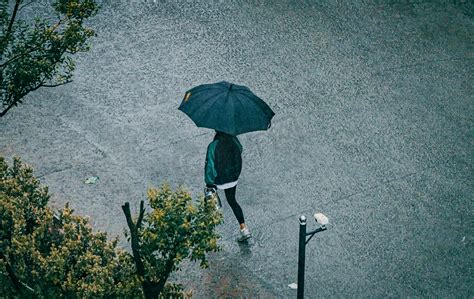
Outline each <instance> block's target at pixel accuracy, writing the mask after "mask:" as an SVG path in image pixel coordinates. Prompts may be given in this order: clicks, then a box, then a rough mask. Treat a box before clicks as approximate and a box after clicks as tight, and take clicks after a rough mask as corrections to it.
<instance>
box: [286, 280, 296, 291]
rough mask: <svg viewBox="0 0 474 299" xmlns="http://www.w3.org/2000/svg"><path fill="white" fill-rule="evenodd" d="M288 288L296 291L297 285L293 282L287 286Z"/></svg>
mask: <svg viewBox="0 0 474 299" xmlns="http://www.w3.org/2000/svg"><path fill="white" fill-rule="evenodd" d="M288 287H290V289H292V290H296V289H298V285H297V284H296V283H294V282H293V283H290V284H289V285H288Z"/></svg>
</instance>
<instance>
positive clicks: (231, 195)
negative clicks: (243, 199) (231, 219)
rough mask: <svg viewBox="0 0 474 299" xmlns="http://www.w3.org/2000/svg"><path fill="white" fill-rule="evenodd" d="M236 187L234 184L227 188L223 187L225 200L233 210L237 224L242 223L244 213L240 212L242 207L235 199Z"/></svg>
mask: <svg viewBox="0 0 474 299" xmlns="http://www.w3.org/2000/svg"><path fill="white" fill-rule="evenodd" d="M236 189H237V186H234V187H232V188H229V189H224V192H225V198H226V199H227V202H228V203H229V205H230V207H231V208H232V211H233V212H234V215H235V217H236V218H237V221H239V224H242V223H245V221H244V213H242V208H241V207H240V205H239V204H238V203H237V201H236V200H235V190H236Z"/></svg>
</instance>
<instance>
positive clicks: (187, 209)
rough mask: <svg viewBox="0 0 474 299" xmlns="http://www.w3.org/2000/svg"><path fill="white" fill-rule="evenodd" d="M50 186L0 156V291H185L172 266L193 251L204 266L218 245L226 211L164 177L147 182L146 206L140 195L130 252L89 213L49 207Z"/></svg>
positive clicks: (163, 294) (150, 294) (43, 294)
mask: <svg viewBox="0 0 474 299" xmlns="http://www.w3.org/2000/svg"><path fill="white" fill-rule="evenodd" d="M49 198H50V196H49V194H48V188H47V187H42V186H40V183H39V181H38V180H37V179H36V178H35V177H34V175H33V170H32V168H30V167H28V166H27V165H24V164H23V163H22V162H21V160H20V159H19V158H14V160H13V165H12V166H11V167H9V166H8V164H7V163H6V161H5V159H4V158H3V157H1V156H0V293H1V294H3V295H4V296H8V297H13V296H21V297H39V298H53V297H54V298H56V297H72V298H75V297H146V298H158V297H160V298H168V297H186V296H189V295H190V294H188V293H185V292H184V287H183V286H182V285H180V284H175V283H169V282H167V279H168V277H169V275H170V273H171V272H173V271H177V270H179V263H180V262H181V261H183V260H184V259H186V258H188V259H190V260H192V261H198V262H199V264H200V266H201V267H207V266H208V263H207V258H206V253H208V252H210V251H217V250H219V247H218V245H217V240H218V238H219V236H218V235H217V234H216V232H215V227H216V226H217V225H218V224H219V223H221V221H222V215H221V214H220V212H218V211H216V210H215V209H214V208H213V207H214V205H213V203H211V202H206V201H204V199H203V197H201V198H200V200H199V203H198V204H197V205H194V204H193V203H192V199H191V197H190V195H189V193H188V192H186V191H185V190H184V188H182V187H180V188H178V190H177V191H172V190H171V188H170V186H169V185H167V184H164V185H162V186H161V188H150V189H149V191H148V201H149V203H150V208H151V209H149V212H146V211H145V208H144V202H143V201H142V202H141V205H140V212H139V217H138V219H137V220H133V219H132V217H131V214H130V207H129V204H128V203H125V204H124V206H123V207H122V208H123V210H124V212H125V215H126V220H127V223H128V225H129V228H130V232H129V233H127V236H128V239H129V240H131V242H132V244H131V245H132V254H131V253H129V252H127V251H125V250H123V249H120V248H117V241H118V240H117V239H115V240H112V241H109V240H108V239H107V235H106V233H104V232H95V231H94V230H93V229H92V227H91V225H90V223H89V219H88V218H87V217H83V216H78V215H75V214H74V213H73V210H72V209H71V208H69V207H68V205H66V206H65V207H64V208H62V209H60V210H58V211H53V210H52V209H51V208H49V207H48V206H47V203H48V200H49Z"/></svg>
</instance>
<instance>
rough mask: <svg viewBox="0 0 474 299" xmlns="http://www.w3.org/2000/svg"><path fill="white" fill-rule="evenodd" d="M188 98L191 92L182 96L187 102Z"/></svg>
mask: <svg viewBox="0 0 474 299" xmlns="http://www.w3.org/2000/svg"><path fill="white" fill-rule="evenodd" d="M190 96H191V92H187V93H186V95H185V96H184V101H185V102H187V101H188V100H189V97H190Z"/></svg>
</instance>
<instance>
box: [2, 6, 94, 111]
mask: <svg viewBox="0 0 474 299" xmlns="http://www.w3.org/2000/svg"><path fill="white" fill-rule="evenodd" d="M10 2H14V3H10ZM25 2H26V1H24V0H14V1H11V0H0V30H1V35H0V97H1V101H2V109H1V110H2V111H1V112H0V116H4V115H5V114H6V113H7V111H8V110H10V109H11V108H12V107H13V106H16V105H17V104H18V103H21V102H22V99H23V98H24V97H25V96H26V95H27V94H28V93H30V92H32V91H34V90H37V89H38V88H40V87H55V86H59V85H63V84H67V83H69V82H71V78H72V75H73V71H74V69H75V64H74V61H73V60H72V55H73V54H75V53H77V52H85V51H88V50H89V49H90V46H89V45H88V44H87V40H88V39H89V38H90V37H92V36H95V32H94V30H93V29H91V28H88V27H86V26H84V21H85V20H87V19H88V18H90V17H91V16H93V15H95V14H96V13H97V11H98V6H97V4H96V2H95V1H94V0H55V1H54V2H53V4H52V7H53V9H54V13H55V21H54V22H51V21H50V20H48V19H40V18H35V19H34V21H33V23H32V24H28V23H27V22H26V21H25V20H22V19H19V18H18V13H19V11H20V10H21V9H22V8H23V7H25V6H26V5H29V4H31V3H32V2H33V1H29V2H28V3H25ZM11 6H13V8H12V9H11V12H10V9H9V8H10V7H11Z"/></svg>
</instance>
